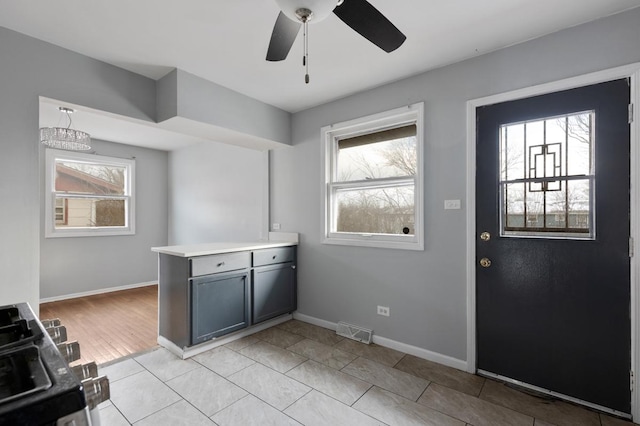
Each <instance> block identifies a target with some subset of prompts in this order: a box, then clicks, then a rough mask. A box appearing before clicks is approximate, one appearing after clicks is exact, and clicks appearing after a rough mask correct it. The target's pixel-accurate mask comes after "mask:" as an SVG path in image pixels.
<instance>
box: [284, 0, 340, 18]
mask: <svg viewBox="0 0 640 426" xmlns="http://www.w3.org/2000/svg"><path fill="white" fill-rule="evenodd" d="M275 1H276V3H277V4H278V7H280V10H282V13H284V14H285V15H286V16H287V18H289V19H291V20H292V21H295V22H300V18H299V17H298V14H297V12H298V10H299V9H309V10H310V11H311V12H312V13H313V20H309V22H314V23H315V22H320V21H322V20H323V19H326V18H327V17H328V16H329V15H330V14H331V12H333V9H335V8H336V6H337V4H338V3H339V1H338V0H275Z"/></svg>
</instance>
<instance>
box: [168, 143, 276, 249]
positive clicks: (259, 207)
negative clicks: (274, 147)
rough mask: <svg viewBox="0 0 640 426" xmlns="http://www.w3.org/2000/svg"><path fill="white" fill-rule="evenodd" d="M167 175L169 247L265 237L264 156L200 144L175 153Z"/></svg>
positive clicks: (231, 148)
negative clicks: (168, 177) (168, 178)
mask: <svg viewBox="0 0 640 426" xmlns="http://www.w3.org/2000/svg"><path fill="white" fill-rule="evenodd" d="M169 176H170V181H169V244H171V245H174V244H194V243H208V242H212V241H256V240H258V239H260V238H266V235H265V234H266V231H267V229H268V225H267V223H266V222H265V218H266V216H267V214H268V211H267V210H268V207H267V206H266V203H267V202H268V200H267V199H266V197H268V179H269V169H268V162H267V153H266V152H260V151H255V150H250V149H247V148H242V147H236V146H231V145H226V144H222V143H215V142H211V143H202V144H199V145H195V146H190V147H187V148H183V149H180V150H177V151H172V152H171V153H170V154H169Z"/></svg>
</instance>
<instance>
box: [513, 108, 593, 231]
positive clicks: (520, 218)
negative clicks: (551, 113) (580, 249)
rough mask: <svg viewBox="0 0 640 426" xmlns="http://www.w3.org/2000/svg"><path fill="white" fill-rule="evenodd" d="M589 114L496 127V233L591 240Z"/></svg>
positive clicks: (591, 144) (591, 114)
mask: <svg viewBox="0 0 640 426" xmlns="http://www.w3.org/2000/svg"><path fill="white" fill-rule="evenodd" d="M593 123H594V112H593V111H586V112H579V113H572V114H567V115H563V116H557V117H549V118H543V119H538V120H531V121H526V122H520V123H511V124H505V125H502V126H501V127H500V176H501V179H500V186H501V192H502V196H501V203H502V207H501V209H500V211H501V212H502V213H501V222H502V235H505V236H510V235H511V236H538V237H545V236H547V237H560V236H565V237H570V238H593V237H594V226H593V225H594V224H593V192H594V191H593V186H594V185H593V182H594V179H595V175H594V173H593V170H594V167H593V145H594V142H593V141H594V129H593Z"/></svg>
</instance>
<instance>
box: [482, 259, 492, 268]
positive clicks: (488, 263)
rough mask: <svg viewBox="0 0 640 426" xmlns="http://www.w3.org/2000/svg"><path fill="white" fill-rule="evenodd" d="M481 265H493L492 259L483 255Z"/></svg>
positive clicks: (486, 266) (485, 266)
mask: <svg viewBox="0 0 640 426" xmlns="http://www.w3.org/2000/svg"><path fill="white" fill-rule="evenodd" d="M480 266H482V267H483V268H488V267H489V266H491V261H490V260H489V259H488V258H486V257H483V258H482V259H480Z"/></svg>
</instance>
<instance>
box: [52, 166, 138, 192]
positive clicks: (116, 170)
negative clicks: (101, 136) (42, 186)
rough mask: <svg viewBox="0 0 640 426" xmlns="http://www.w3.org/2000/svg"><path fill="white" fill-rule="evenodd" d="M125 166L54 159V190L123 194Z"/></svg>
mask: <svg viewBox="0 0 640 426" xmlns="http://www.w3.org/2000/svg"><path fill="white" fill-rule="evenodd" d="M125 176H126V167H123V166H110V165H104V164H90V163H81V162H74V161H66V160H65V161H56V180H55V191H57V192H68V193H75V194H95V195H125Z"/></svg>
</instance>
